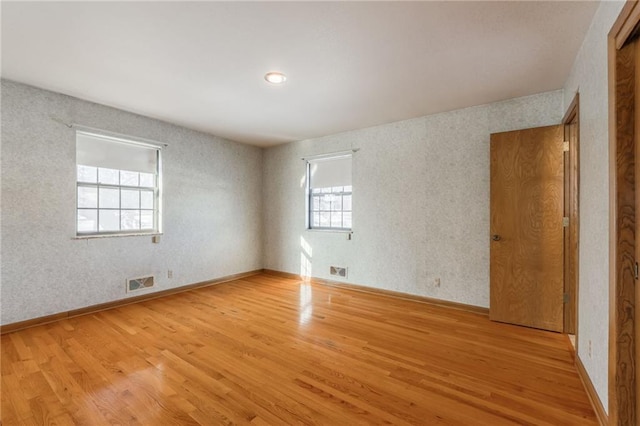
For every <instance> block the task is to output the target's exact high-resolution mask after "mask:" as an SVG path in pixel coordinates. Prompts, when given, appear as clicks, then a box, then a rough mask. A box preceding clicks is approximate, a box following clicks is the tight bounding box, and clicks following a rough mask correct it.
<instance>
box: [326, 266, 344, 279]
mask: <svg viewBox="0 0 640 426" xmlns="http://www.w3.org/2000/svg"><path fill="white" fill-rule="evenodd" d="M329 273H330V274H331V275H335V276H337V277H342V278H347V268H343V267H340V266H331V267H330V268H329Z"/></svg>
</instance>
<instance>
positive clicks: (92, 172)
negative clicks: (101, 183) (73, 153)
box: [78, 165, 98, 183]
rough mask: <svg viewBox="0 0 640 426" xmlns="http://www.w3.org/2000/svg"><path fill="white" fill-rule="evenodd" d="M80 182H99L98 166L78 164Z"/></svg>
mask: <svg viewBox="0 0 640 426" xmlns="http://www.w3.org/2000/svg"><path fill="white" fill-rule="evenodd" d="M78 182H88V183H97V182H98V168H97V167H90V166H80V165H78Z"/></svg>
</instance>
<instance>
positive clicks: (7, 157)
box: [1, 80, 262, 324]
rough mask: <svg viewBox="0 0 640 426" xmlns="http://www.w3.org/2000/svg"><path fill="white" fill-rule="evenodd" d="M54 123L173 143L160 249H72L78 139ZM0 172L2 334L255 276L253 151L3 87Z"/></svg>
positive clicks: (258, 165) (128, 240) (115, 241)
mask: <svg viewBox="0 0 640 426" xmlns="http://www.w3.org/2000/svg"><path fill="white" fill-rule="evenodd" d="M50 116H55V117H58V118H61V119H64V120H65V121H67V122H76V123H80V124H83V125H86V126H91V127H97V128H101V129H105V130H109V131H113V132H118V133H123V134H128V135H132V136H137V137H143V138H149V139H155V140H159V141H163V142H166V143H169V144H170V146H169V147H168V148H166V149H165V150H163V179H164V210H163V215H164V235H163V236H162V240H161V243H160V244H152V242H151V238H150V237H140V236H137V237H116V238H102V239H82V240H76V239H74V235H75V216H76V210H75V199H76V196H75V188H76V184H75V133H74V130H72V129H69V128H67V127H65V126H63V125H61V124H59V123H56V122H55V121H52V120H51V119H50ZM1 167H2V180H1V183H2V186H1V190H2V194H1V199H2V214H1V216H2V223H1V226H2V229H1V234H2V242H1V244H2V247H1V248H2V259H1V262H2V263H1V267H2V271H1V279H2V315H1V318H2V324H7V323H12V322H16V321H21V320H24V319H29V318H34V317H39V316H43V315H48V314H53V313H57V312H61V311H66V310H70V309H74V308H80V307H85V306H89V305H94V304H98V303H103V302H108V301H113V300H117V299H121V298H124V297H126V294H125V279H126V278H127V277H137V276H141V275H146V274H155V275H156V278H157V279H158V281H157V284H156V290H163V289H167V288H172V287H178V286H182V285H186V284H191V283H196V282H200V281H205V280H210V279H214V278H217V277H221V276H225V275H230V274H235V273H240V272H245V271H251V270H255V269H259V268H262V249H261V247H262V241H261V235H262V192H261V191H262V183H261V179H262V150H261V149H259V148H255V147H250V146H247V145H242V144H239V143H235V142H230V141H226V140H223V139H220V138H217V137H213V136H209V135H205V134H202V133H198V132H195V131H192V130H188V129H184V128H181V127H177V126H174V125H171V124H167V123H164V122H160V121H157V120H152V119H150V118H146V117H142V116H139V115H135V114H131V113H127V112H124V111H120V110H116V109H113V108H109V107H105V106H102V105H97V104H93V103H90V102H85V101H81V100H79V99H75V98H70V97H67V96H63V95H60V94H57V93H53V92H49V91H44V90H40V89H36V88H33V87H29V86H25V85H21V84H17V83H13V82H9V81H4V80H3V81H2V158H1ZM168 269H172V270H173V271H174V276H173V279H171V280H169V279H167V270H168Z"/></svg>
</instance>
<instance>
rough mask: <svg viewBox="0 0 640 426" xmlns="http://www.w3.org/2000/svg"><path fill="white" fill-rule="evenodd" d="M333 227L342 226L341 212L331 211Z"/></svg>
mask: <svg viewBox="0 0 640 426" xmlns="http://www.w3.org/2000/svg"><path fill="white" fill-rule="evenodd" d="M331 227H332V228H342V213H341V212H331Z"/></svg>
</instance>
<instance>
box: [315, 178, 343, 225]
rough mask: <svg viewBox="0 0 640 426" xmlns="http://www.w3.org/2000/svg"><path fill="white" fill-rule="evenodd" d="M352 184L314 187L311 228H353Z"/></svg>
mask: <svg viewBox="0 0 640 426" xmlns="http://www.w3.org/2000/svg"><path fill="white" fill-rule="evenodd" d="M351 196H352V187H351V186H334V187H329V188H313V189H312V190H311V195H310V202H309V207H310V208H309V210H310V212H309V225H310V226H309V228H311V229H341V230H350V229H351Z"/></svg>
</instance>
